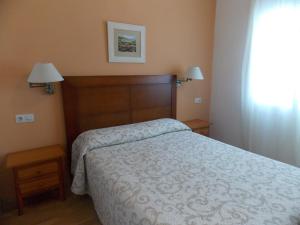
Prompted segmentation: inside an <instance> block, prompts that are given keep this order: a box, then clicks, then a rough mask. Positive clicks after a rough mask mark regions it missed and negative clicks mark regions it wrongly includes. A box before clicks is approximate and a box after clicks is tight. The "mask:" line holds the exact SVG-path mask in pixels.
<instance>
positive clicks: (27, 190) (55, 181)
mask: <svg viewBox="0 0 300 225" xmlns="http://www.w3.org/2000/svg"><path fill="white" fill-rule="evenodd" d="M58 185H59V177H58V175H56V174H55V175H53V176H50V177H46V178H40V179H37V180H34V181H31V182H26V183H23V184H20V186H19V188H20V192H21V193H22V195H24V196H26V195H30V194H32V193H34V192H42V191H45V190H47V189H50V188H54V187H57V186H58Z"/></svg>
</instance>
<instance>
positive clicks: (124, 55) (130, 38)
mask: <svg viewBox="0 0 300 225" xmlns="http://www.w3.org/2000/svg"><path fill="white" fill-rule="evenodd" d="M107 31H108V56H109V57H108V58H109V62H110V63H113V62H120V63H145V62H146V57H145V53H146V45H145V41H146V40H145V39H146V36H145V35H146V34H145V33H146V29H145V27H144V26H139V25H132V24H125V23H115V22H111V21H108V22H107Z"/></svg>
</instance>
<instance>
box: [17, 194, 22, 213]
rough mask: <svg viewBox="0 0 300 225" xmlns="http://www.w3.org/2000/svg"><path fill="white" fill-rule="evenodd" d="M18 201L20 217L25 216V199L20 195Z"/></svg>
mask: <svg viewBox="0 0 300 225" xmlns="http://www.w3.org/2000/svg"><path fill="white" fill-rule="evenodd" d="M17 201H18V215H19V216H21V215H23V207H24V203H23V199H22V197H21V196H20V194H19V193H18V194H17Z"/></svg>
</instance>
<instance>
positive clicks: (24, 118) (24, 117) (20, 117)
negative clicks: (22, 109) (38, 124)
mask: <svg viewBox="0 0 300 225" xmlns="http://www.w3.org/2000/svg"><path fill="white" fill-rule="evenodd" d="M32 122H34V114H32V113H31V114H17V115H16V123H32Z"/></svg>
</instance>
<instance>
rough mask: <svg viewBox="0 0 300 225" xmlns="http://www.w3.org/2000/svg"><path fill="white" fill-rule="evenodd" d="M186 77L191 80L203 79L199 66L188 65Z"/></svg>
mask: <svg viewBox="0 0 300 225" xmlns="http://www.w3.org/2000/svg"><path fill="white" fill-rule="evenodd" d="M187 77H188V78H190V79H193V80H203V79H204V77H203V74H202V72H201V69H200V67H198V66H195V67H190V68H189V69H188V71H187Z"/></svg>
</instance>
